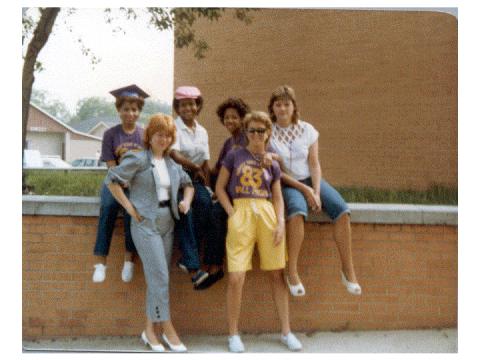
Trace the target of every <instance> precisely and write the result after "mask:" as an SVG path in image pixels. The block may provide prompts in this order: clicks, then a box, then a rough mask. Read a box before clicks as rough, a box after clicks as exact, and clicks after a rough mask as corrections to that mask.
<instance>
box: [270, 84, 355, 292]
mask: <svg viewBox="0 0 480 360" xmlns="http://www.w3.org/2000/svg"><path fill="white" fill-rule="evenodd" d="M268 111H269V113H270V117H271V119H272V121H273V123H274V124H273V129H272V138H271V140H270V145H271V147H272V149H273V150H274V151H275V152H276V153H277V154H278V155H279V156H280V157H281V158H282V160H283V166H285V167H286V170H287V172H288V174H289V175H290V176H288V177H286V178H285V179H283V178H282V180H283V181H284V184H283V186H282V193H283V197H284V201H285V204H286V208H287V226H286V228H287V244H288V258H289V259H288V274H287V276H286V279H287V284H288V285H289V288H290V292H291V294H292V295H293V296H303V295H305V288H304V286H303V284H302V283H301V281H300V277H299V276H298V269H297V263H298V257H299V254H300V249H301V246H302V242H303V238H304V224H305V218H306V217H307V215H308V206H310V207H311V208H312V210H314V211H320V210H321V209H323V210H324V211H325V212H326V213H327V214H328V216H329V217H330V218H331V219H332V221H333V223H334V236H335V242H336V244H337V249H338V252H339V254H340V259H341V261H342V272H341V279H342V283H343V284H344V285H345V287H346V289H347V291H348V292H350V293H351V294H354V295H360V294H361V291H362V290H361V287H360V285H359V284H358V282H357V277H356V275H355V270H354V268H353V259H352V235H351V228H350V209H349V208H348V207H347V204H346V203H345V201H344V200H343V198H342V196H341V195H340V194H339V193H338V192H337V191H336V190H335V189H334V188H333V187H332V186H331V185H330V184H329V183H327V182H326V181H325V180H324V179H322V173H321V168H320V161H319V159H318V131H317V130H316V129H315V128H314V127H313V126H312V125H310V124H309V123H307V122H305V121H302V120H300V119H299V113H298V108H297V102H296V99H295V92H294V91H293V89H292V88H291V87H290V86H287V85H283V86H280V87H278V88H277V89H275V91H273V93H272V96H271V97H270V101H269V104H268ZM307 204H308V205H307Z"/></svg>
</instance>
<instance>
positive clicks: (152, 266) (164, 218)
mask: <svg viewBox="0 0 480 360" xmlns="http://www.w3.org/2000/svg"><path fill="white" fill-rule="evenodd" d="M175 133H176V128H175V124H174V122H173V119H172V118H171V117H170V116H168V115H164V114H157V115H154V116H152V117H151V118H150V121H149V124H148V126H147V128H146V130H145V139H144V146H145V149H146V150H145V151H141V152H131V151H130V152H128V153H127V154H126V155H125V157H124V159H123V161H122V162H121V164H120V165H118V166H116V167H112V168H110V169H109V171H108V174H107V177H106V179H105V184H106V185H107V186H108V189H109V190H110V191H111V193H112V195H113V196H114V198H115V199H116V200H117V201H118V202H119V203H120V204H121V205H122V206H123V207H124V208H125V210H126V211H127V212H128V214H130V216H131V217H132V218H133V221H132V223H131V227H132V235H133V241H134V243H135V246H136V248H137V250H138V254H139V255H140V258H141V260H142V264H143V269H144V273H145V281H146V283H147V294H146V313H147V321H146V328H145V331H143V332H142V336H141V337H142V340H143V341H144V342H145V344H148V345H149V346H150V347H151V348H152V350H154V351H164V347H163V345H162V344H161V343H160V342H159V340H158V338H157V335H156V334H155V329H154V323H157V322H159V323H160V325H161V327H162V328H163V333H162V339H163V341H164V342H165V343H166V344H167V345H168V347H169V348H170V349H171V350H172V351H186V350H187V349H186V347H185V346H184V345H183V344H182V343H181V342H180V339H179V338H178V335H177V333H176V331H175V328H174V327H173V325H172V322H171V320H170V306H169V264H170V258H171V254H172V243H173V229H174V221H173V218H172V214H173V216H174V217H175V218H177V219H178V218H179V211H180V213H182V214H186V213H187V212H188V211H189V209H190V204H191V201H192V198H193V192H194V190H193V187H192V184H191V180H190V177H189V176H188V175H187V174H186V173H185V171H183V170H182V168H181V167H180V166H178V165H177V164H175V163H174V162H173V160H172V159H171V158H170V157H169V156H168V155H167V154H168V151H169V149H170V146H171V145H172V144H173V143H174V141H175ZM125 185H129V187H130V199H129V198H127V196H126V195H125V192H124V190H123V188H124V186H125ZM179 188H183V189H184V194H183V200H182V201H180V202H179V203H178V199H177V194H178V190H179Z"/></svg>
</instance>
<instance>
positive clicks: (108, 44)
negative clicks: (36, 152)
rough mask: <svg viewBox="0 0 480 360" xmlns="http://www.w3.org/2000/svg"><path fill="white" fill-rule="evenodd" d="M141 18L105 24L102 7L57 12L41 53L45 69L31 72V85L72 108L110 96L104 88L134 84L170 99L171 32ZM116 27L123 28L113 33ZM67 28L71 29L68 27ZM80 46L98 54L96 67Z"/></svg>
mask: <svg viewBox="0 0 480 360" xmlns="http://www.w3.org/2000/svg"><path fill="white" fill-rule="evenodd" d="M147 23H148V21H147V20H146V18H145V17H140V18H138V19H137V20H135V21H133V20H130V21H129V20H124V17H123V18H122V16H120V17H118V21H116V22H115V23H114V24H106V22H105V16H104V13H103V9H78V10H77V11H76V13H75V14H73V15H69V16H67V14H66V11H65V9H62V11H61V12H60V14H59V18H58V19H57V21H56V24H55V27H54V31H53V33H52V35H51V37H50V38H49V40H48V42H47V44H46V45H45V47H44V48H43V49H42V51H41V52H40V56H39V61H40V62H42V64H43V66H44V68H45V70H44V71H41V72H39V73H38V74H36V77H35V82H34V86H33V87H34V88H35V89H39V90H40V89H41V90H47V91H48V92H49V93H50V94H51V96H52V97H54V98H57V99H59V100H61V101H62V102H64V103H65V104H66V105H67V106H68V108H69V109H70V111H72V112H73V111H74V109H75V105H76V103H77V101H78V100H80V99H82V98H84V97H90V96H104V97H106V98H110V95H109V94H108V92H109V91H110V90H112V89H116V88H119V87H122V86H126V85H129V84H133V83H136V84H137V85H138V86H140V87H141V88H142V89H144V90H145V91H147V92H148V93H149V94H150V95H151V96H152V97H154V98H157V99H160V100H163V101H167V102H170V101H171V99H172V86H173V33H172V31H163V32H160V31H158V30H155V29H153V28H150V27H148V25H147ZM118 26H121V27H122V28H123V29H124V30H125V34H124V33H123V32H122V31H118V32H114V31H113V30H114V29H115V28H117V27H118ZM69 28H71V30H72V32H70V31H69ZM78 38H81V39H82V41H83V43H84V45H85V47H87V48H90V49H91V53H92V54H93V55H95V56H96V57H98V58H100V59H101V61H100V63H99V64H98V65H95V66H93V65H92V64H91V58H90V57H89V56H85V55H83V54H82V51H81V49H82V46H81V45H80V44H79V43H78V41H77V39H78Z"/></svg>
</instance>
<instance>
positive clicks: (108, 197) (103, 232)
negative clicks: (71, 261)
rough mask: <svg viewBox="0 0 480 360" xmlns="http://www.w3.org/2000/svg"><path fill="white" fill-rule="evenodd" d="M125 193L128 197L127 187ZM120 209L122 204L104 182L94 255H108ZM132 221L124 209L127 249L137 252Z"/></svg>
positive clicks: (101, 191) (101, 190)
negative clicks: (133, 239)
mask: <svg viewBox="0 0 480 360" xmlns="http://www.w3.org/2000/svg"><path fill="white" fill-rule="evenodd" d="M125 194H126V195H127V197H128V189H125ZM120 209H122V210H123V208H122V205H120V204H119V203H118V202H117V200H115V198H114V197H113V195H112V193H111V192H110V190H108V188H107V186H106V185H105V184H102V188H101V189H100V215H99V217H98V227H97V239H96V241H95V249H94V250H93V254H94V255H98V256H107V255H108V252H109V251H110V243H111V242H112V234H113V229H114V228H115V220H116V219H117V214H118V211H119V210H120ZM130 222H131V217H130V215H128V213H127V212H126V211H124V215H123V224H124V229H125V249H126V250H127V251H129V252H136V249H135V245H134V244H133V241H132V234H131V232H130Z"/></svg>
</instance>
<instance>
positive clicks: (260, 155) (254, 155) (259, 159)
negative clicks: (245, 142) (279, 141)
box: [245, 148, 265, 163]
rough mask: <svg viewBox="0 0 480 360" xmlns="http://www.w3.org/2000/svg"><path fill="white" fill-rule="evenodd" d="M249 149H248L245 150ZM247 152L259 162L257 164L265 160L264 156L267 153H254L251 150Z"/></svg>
mask: <svg viewBox="0 0 480 360" xmlns="http://www.w3.org/2000/svg"><path fill="white" fill-rule="evenodd" d="M245 149H247V148H245ZM247 151H248V152H249V153H250V155H252V157H253V158H254V159H255V160H256V161H257V162H259V163H260V162H262V159H263V156H264V155H265V151H263V152H262V153H253V152H252V151H250V150H249V149H247Z"/></svg>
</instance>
